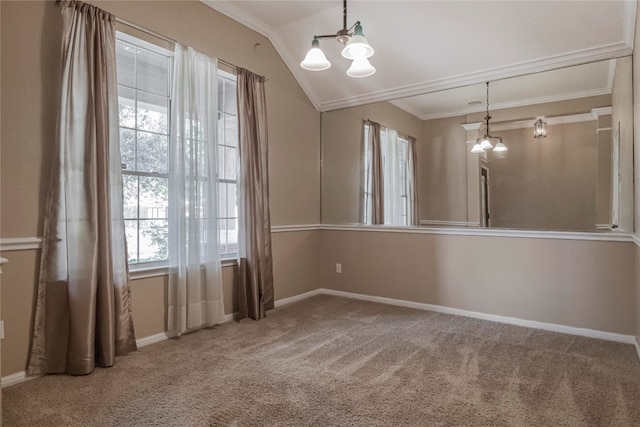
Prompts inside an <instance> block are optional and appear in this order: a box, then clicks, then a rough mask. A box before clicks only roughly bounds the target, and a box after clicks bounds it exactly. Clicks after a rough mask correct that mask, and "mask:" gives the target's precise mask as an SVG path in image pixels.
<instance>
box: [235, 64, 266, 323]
mask: <svg viewBox="0 0 640 427" xmlns="http://www.w3.org/2000/svg"><path fill="white" fill-rule="evenodd" d="M237 85H238V86H237V91H238V122H239V125H238V128H239V133H240V135H239V140H240V142H239V154H240V180H239V181H240V182H239V187H240V189H239V193H240V198H239V202H240V203H239V216H240V218H239V220H238V221H239V223H240V224H239V228H240V235H239V239H238V242H239V251H238V255H239V263H238V264H239V266H238V272H239V274H238V276H239V279H238V303H239V306H240V307H239V308H240V316H241V318H244V317H250V318H251V319H255V320H258V319H261V318H263V317H265V315H266V311H267V310H269V309H272V308H273V259H272V256H271V219H270V217H269V173H268V172H269V171H268V138H267V106H266V100H265V88H264V77H260V76H258V75H256V74H253V73H252V72H250V71H248V70H245V69H243V68H238V81H237Z"/></svg>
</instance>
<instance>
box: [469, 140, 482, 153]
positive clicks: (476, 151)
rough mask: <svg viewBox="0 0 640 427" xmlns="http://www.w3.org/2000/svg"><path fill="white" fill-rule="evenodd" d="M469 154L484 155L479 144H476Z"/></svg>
mask: <svg viewBox="0 0 640 427" xmlns="http://www.w3.org/2000/svg"><path fill="white" fill-rule="evenodd" d="M471 152H472V153H474V154H480V153H484V149H483V148H482V146H481V145H480V144H479V143H477V142H476V143H475V145H474V146H473V148H472V149H471Z"/></svg>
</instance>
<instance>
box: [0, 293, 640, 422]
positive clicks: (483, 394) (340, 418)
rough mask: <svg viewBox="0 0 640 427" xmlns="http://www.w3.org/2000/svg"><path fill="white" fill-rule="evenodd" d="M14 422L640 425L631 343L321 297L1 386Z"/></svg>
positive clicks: (639, 378) (8, 418) (637, 369)
mask: <svg viewBox="0 0 640 427" xmlns="http://www.w3.org/2000/svg"><path fill="white" fill-rule="evenodd" d="M3 397H4V405H3V406H4V412H5V414H4V422H5V427H7V426H8V427H11V426H18V425H29V426H49V425H51V426H63V425H74V426H76V425H77V426H91V425H96V426H145V425H162V426H205V425H215V426H223V425H233V426H431V425H456V426H459V425H475V426H489V425H491V426H493V425H497V426H500V425H510V426H545V425H552V426H581V425H591V426H634V425H635V426H640V363H639V362H638V360H637V357H636V354H635V349H634V348H633V346H631V345H626V344H617V343H612V342H607V341H600V340H594V339H589V338H582V337H575V336H571V335H563V334H557V333H552V332H544V331H539V330H533V329H526V328H521V327H516V326H510V325H504V324H499V323H493V322H487V321H482V320H475V319H470V318H465V317H457V316H450V315H443V314H436V313H430V312H424V311H416V310H411V309H405V308H399V307H392V306H387V305H380V304H374V303H367V302H362V301H355V300H350V299H343V298H337V297H329V296H317V297H314V298H310V299H308V300H305V301H302V302H299V303H297V304H293V305H290V306H287V307H283V308H281V309H278V310H274V311H272V312H269V317H268V318H267V319H264V320H261V321H260V322H254V321H249V320H246V321H242V322H240V323H236V322H231V323H227V324H225V325H223V326H220V327H217V328H213V329H209V330H204V331H200V332H197V333H194V334H191V335H188V336H185V337H182V338H181V339H176V340H169V341H165V342H162V343H159V344H156V345H152V346H149V347H145V348H143V349H142V350H140V351H139V352H138V353H136V354H133V355H130V356H127V357H123V358H119V359H118V362H117V364H116V366H115V367H113V368H110V369H98V370H97V371H96V372H94V373H93V374H92V375H88V376H85V377H69V376H48V377H43V378H40V379H37V380H33V381H29V382H26V383H23V384H19V385H16V386H13V387H9V388H6V389H4V391H3Z"/></svg>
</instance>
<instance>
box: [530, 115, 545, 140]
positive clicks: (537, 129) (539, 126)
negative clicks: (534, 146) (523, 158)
mask: <svg viewBox="0 0 640 427" xmlns="http://www.w3.org/2000/svg"><path fill="white" fill-rule="evenodd" d="M533 137H534V138H535V139H539V138H546V137H547V123H546V122H543V121H542V119H538V121H537V122H535V123H534V124H533Z"/></svg>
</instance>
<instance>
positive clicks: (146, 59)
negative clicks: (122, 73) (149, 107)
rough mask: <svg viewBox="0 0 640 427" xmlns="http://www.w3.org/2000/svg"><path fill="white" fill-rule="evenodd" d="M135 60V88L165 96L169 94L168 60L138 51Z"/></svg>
mask: <svg viewBox="0 0 640 427" xmlns="http://www.w3.org/2000/svg"><path fill="white" fill-rule="evenodd" d="M137 60H138V62H137V64H136V65H137V69H136V72H137V76H136V87H137V88H138V89H141V90H144V91H145V92H151V93H155V94H156V95H164V96H167V95H168V94H169V67H168V62H169V60H168V58H167V57H166V56H163V55H160V54H157V53H154V52H149V51H147V50H143V49H139V53H138V56H137Z"/></svg>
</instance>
